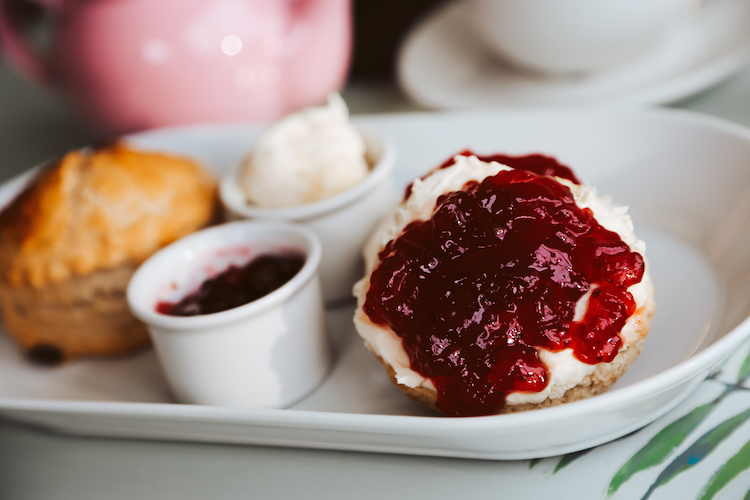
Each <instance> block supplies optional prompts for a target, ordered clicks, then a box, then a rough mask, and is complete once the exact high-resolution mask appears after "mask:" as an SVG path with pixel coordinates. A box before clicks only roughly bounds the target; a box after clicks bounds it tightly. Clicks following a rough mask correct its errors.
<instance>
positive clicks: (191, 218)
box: [0, 143, 216, 288]
mask: <svg viewBox="0 0 750 500" xmlns="http://www.w3.org/2000/svg"><path fill="white" fill-rule="evenodd" d="M215 185H216V183H215V180H214V178H213V177H212V176H211V175H210V174H209V173H208V172H206V171H205V170H204V169H203V167H201V166H200V165H198V164H197V163H195V162H193V161H191V160H189V159H186V158H180V157H174V156H169V155H164V154H159V153H147V152H140V151H135V150H132V149H130V148H128V147H127V146H126V145H125V144H123V143H116V144H114V145H111V146H107V147H104V148H100V149H96V150H92V151H83V150H82V151H74V152H71V153H68V154H67V155H65V157H63V158H62V159H61V160H60V161H59V162H57V163H55V164H53V165H51V166H49V167H47V168H45V169H44V170H43V171H42V172H41V173H40V175H39V176H38V177H37V178H36V179H35V180H34V181H33V183H32V184H31V185H30V186H29V187H28V188H27V189H26V190H25V191H24V192H23V193H22V194H21V195H20V196H18V197H17V198H16V199H15V200H14V202H13V203H12V204H11V205H10V206H9V207H8V208H7V209H6V210H4V211H3V213H2V214H0V280H2V281H3V282H5V283H7V284H8V285H11V286H22V285H31V286H33V287H37V288H39V287H43V286H45V285H48V284H54V283H61V282H63V281H64V280H66V279H68V278H70V277H71V276H74V275H79V276H80V275H85V274H88V273H91V272H93V271H95V270H97V269H106V268H111V267H114V266H118V265H121V264H123V263H126V262H134V263H140V262H142V261H143V260H145V259H146V258H147V257H148V256H149V255H151V254H152V253H153V252H155V251H156V250H157V249H159V248H161V247H163V246H165V245H166V244H168V243H170V242H172V241H174V240H176V239H178V238H180V237H182V236H184V235H186V234H188V233H190V232H192V231H194V230H195V229H196V228H199V227H202V226H204V225H206V224H207V223H208V222H209V221H210V220H211V218H212V216H213V214H214V211H215V207H216V189H215Z"/></svg>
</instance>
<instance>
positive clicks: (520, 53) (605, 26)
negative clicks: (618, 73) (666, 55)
mask: <svg viewBox="0 0 750 500" xmlns="http://www.w3.org/2000/svg"><path fill="white" fill-rule="evenodd" d="M465 1H466V2H467V4H466V8H467V9H468V15H469V18H470V20H471V24H472V25H473V26H474V27H475V28H476V31H477V34H478V35H479V36H480V37H481V39H482V40H483V41H484V43H485V44H486V46H487V47H488V48H489V49H491V50H492V51H493V52H495V53H496V54H497V55H498V56H500V57H502V58H504V59H506V60H507V61H509V62H511V63H514V64H516V65H518V66H521V67H524V68H528V69H531V70H534V71H537V72H542V73H554V74H567V73H585V72H593V71H599V70H605V69H607V68H611V67H614V66H617V65H619V64H622V63H625V62H627V61H628V60H630V59H633V58H636V57H637V56H639V55H641V54H643V53H646V52H647V51H648V49H649V48H651V47H654V46H655V45H656V44H657V43H658V42H659V41H660V39H661V38H662V37H663V36H664V35H665V34H666V33H667V32H668V31H669V28H670V27H672V26H673V25H674V24H675V23H676V22H677V21H679V19H680V17H681V16H682V14H683V12H684V10H685V8H686V5H685V0H465Z"/></svg>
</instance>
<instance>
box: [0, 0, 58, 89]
mask: <svg viewBox="0 0 750 500" xmlns="http://www.w3.org/2000/svg"><path fill="white" fill-rule="evenodd" d="M10 1H11V0H0V51H2V53H3V55H4V56H5V57H7V58H8V60H9V61H10V62H11V64H12V65H13V66H14V67H16V68H17V69H18V70H20V71H21V72H22V73H24V74H25V75H26V76H28V77H30V78H31V79H33V80H36V81H37V82H39V83H41V84H43V85H50V84H51V83H52V75H51V72H50V70H49V67H48V66H47V64H46V63H45V61H44V59H43V58H42V57H40V56H39V55H38V54H35V53H34V52H33V51H32V50H31V49H30V48H29V46H28V45H27V44H26V42H25V40H24V39H23V36H22V33H21V29H20V27H19V26H14V25H13V22H12V21H11V19H10V17H9V16H8V10H9V5H10ZM27 1H33V2H34V3H37V4H39V5H40V6H42V7H44V8H50V9H56V8H57V7H58V6H59V5H58V4H59V1H56V0H27Z"/></svg>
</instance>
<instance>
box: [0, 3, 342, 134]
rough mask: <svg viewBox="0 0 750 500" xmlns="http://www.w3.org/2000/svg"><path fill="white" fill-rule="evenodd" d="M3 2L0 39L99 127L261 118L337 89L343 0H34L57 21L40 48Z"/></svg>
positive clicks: (122, 129)
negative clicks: (41, 51)
mask: <svg viewBox="0 0 750 500" xmlns="http://www.w3.org/2000/svg"><path fill="white" fill-rule="evenodd" d="M13 1H14V0H0V48H2V52H3V54H4V55H5V56H6V58H7V59H8V60H9V61H10V62H11V63H12V64H13V65H14V66H15V67H16V68H17V69H19V70H20V71H21V72H22V73H25V74H26V75H28V76H30V77H31V78H33V79H34V80H36V81H38V82H41V83H42V84H45V85H48V86H51V87H53V88H58V89H61V90H62V91H63V92H64V93H66V94H67V95H68V96H69V97H70V98H71V99H72V101H73V103H74V104H75V105H76V106H77V108H78V109H79V110H80V111H81V112H82V113H83V114H84V116H86V117H87V118H88V119H89V121H91V122H92V123H93V124H94V125H95V126H96V127H98V128H99V132H100V133H101V134H103V135H115V134H123V133H127V132H132V131H136V130H143V129H148V128H154V127H162V126H170V125H179V124H187V123H196V122H217V121H269V120H273V119H276V118H278V117H280V116H283V115H285V114H287V113H289V112H291V111H293V110H295V109H298V108H300V107H303V106H307V105H311V104H315V103H319V102H321V101H323V100H324V98H325V96H326V94H328V93H329V92H331V91H334V90H337V89H338V88H340V87H341V86H342V85H343V83H344V80H345V78H346V73H347V70H348V66H349V59H350V52H351V29H352V27H351V24H352V20H351V0H34V2H36V3H38V4H40V5H41V6H42V7H43V8H44V9H47V10H48V11H49V14H50V15H51V17H52V19H53V20H54V25H55V30H54V36H53V39H52V42H51V45H50V48H49V50H48V51H47V52H46V53H45V54H37V53H35V52H34V51H33V50H31V49H30V48H29V46H28V45H27V44H26V43H25V41H24V37H23V34H22V33H21V29H20V28H19V27H18V26H15V25H13V24H12V23H11V22H10V20H9V18H8V16H7V11H8V4H10V3H12V2H13Z"/></svg>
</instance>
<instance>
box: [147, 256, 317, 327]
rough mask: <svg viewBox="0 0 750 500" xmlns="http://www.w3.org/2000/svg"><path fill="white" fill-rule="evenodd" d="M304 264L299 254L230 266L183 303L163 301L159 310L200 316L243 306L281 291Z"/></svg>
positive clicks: (177, 314)
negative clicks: (277, 290)
mask: <svg viewBox="0 0 750 500" xmlns="http://www.w3.org/2000/svg"><path fill="white" fill-rule="evenodd" d="M304 264H305V256H304V255H302V254H299V253H284V254H266V255H261V256H259V257H256V258H255V259H253V260H251V261H250V262H249V263H247V264H246V265H244V266H242V267H237V266H230V267H229V268H228V269H227V270H226V271H224V272H223V273H221V274H218V275H217V276H214V277H213V278H210V279H208V280H206V281H204V282H203V283H202V284H201V286H200V288H198V290H196V291H194V292H192V293H190V294H188V295H187V296H186V297H185V298H183V299H182V300H181V301H179V302H176V303H174V302H159V303H158V304H157V305H156V311H157V312H160V313H162V314H169V315H170V316H197V315H199V314H212V313H217V312H221V311H226V310H227V309H232V308H235V307H239V306H241V305H244V304H247V303H249V302H252V301H254V300H257V299H259V298H261V297H264V296H266V295H268V294H269V293H271V292H273V291H274V290H276V289H278V288H281V286H282V285H284V284H285V283H286V282H287V281H289V280H291V279H292V278H293V277H294V276H295V275H296V274H297V273H298V272H299V270H300V269H302V266H303V265H304Z"/></svg>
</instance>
